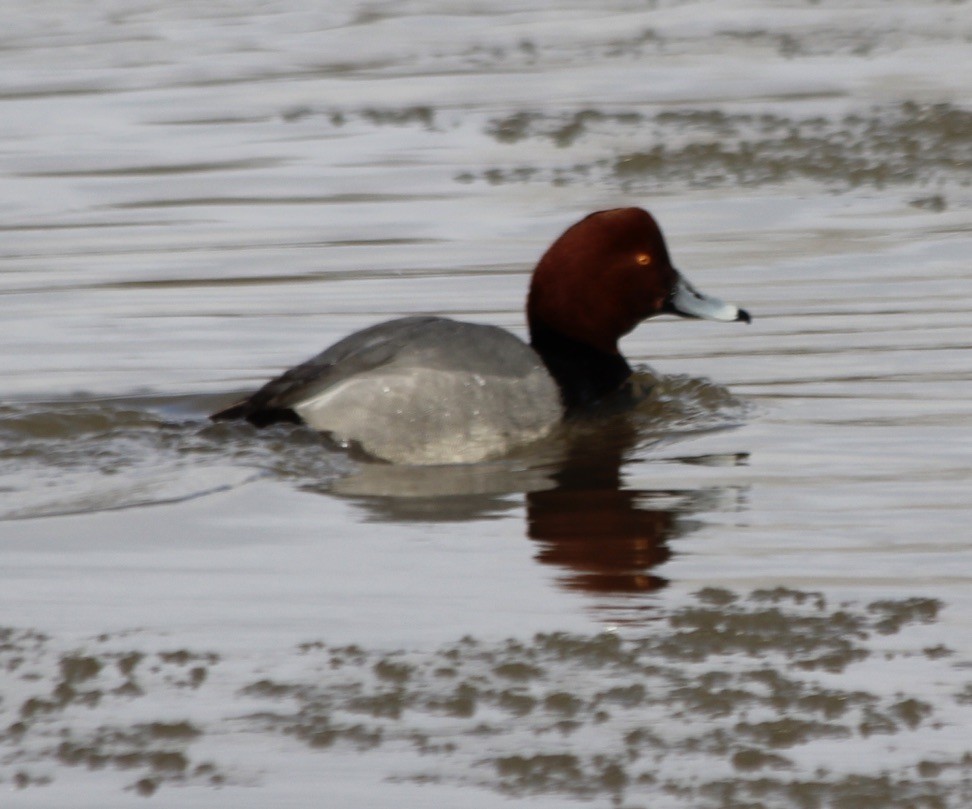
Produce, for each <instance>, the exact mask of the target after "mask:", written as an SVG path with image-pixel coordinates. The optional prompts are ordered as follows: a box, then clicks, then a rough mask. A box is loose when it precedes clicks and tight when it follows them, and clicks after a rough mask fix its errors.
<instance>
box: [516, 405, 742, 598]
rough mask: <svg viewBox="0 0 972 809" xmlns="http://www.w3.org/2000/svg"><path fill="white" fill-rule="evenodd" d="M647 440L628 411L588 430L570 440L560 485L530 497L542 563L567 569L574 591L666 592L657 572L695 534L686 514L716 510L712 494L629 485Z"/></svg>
mask: <svg viewBox="0 0 972 809" xmlns="http://www.w3.org/2000/svg"><path fill="white" fill-rule="evenodd" d="M641 438H643V436H639V435H638V429H637V425H636V421H635V419H633V418H631V417H630V416H629V415H628V414H621V415H619V416H614V417H612V418H610V419H608V420H606V422H605V423H604V424H602V425H598V429H596V430H595V429H585V430H584V431H583V432H582V433H581V434H580V435H578V436H576V437H575V438H574V440H572V441H571V442H570V445H569V446H570V451H569V455H568V457H567V458H565V460H564V462H563V463H562V464H561V466H560V468H559V470H558V471H557V472H556V473H555V474H554V475H553V479H554V482H555V486H554V487H552V488H549V489H545V490H542V491H533V492H530V493H529V494H528V495H527V520H528V534H529V536H530V538H531V539H534V540H536V541H537V542H538V544H539V549H538V551H537V559H538V560H539V561H541V562H543V563H544V564H550V565H555V566H556V567H558V568H561V569H563V570H564V571H565V575H563V576H562V577H561V579H560V581H561V583H562V584H563V586H565V587H567V588H568V589H572V590H584V591H587V592H592V593H641V592H649V591H652V590H657V589H658V588H660V587H663V586H664V585H665V584H667V580H666V579H664V578H662V577H660V576H658V575H655V574H654V573H652V572H651V571H652V569H653V568H655V567H657V566H658V565H660V564H662V563H663V562H665V561H667V560H668V559H669V558H670V557H671V555H672V551H671V550H670V549H669V546H668V542H669V540H671V539H674V538H676V537H679V536H682V535H684V534H687V533H689V532H690V531H692V530H693V528H694V526H693V525H692V524H691V523H690V522H689V521H687V520H685V519H683V517H684V516H685V515H687V514H691V513H693V512H696V511H701V510H706V509H711V508H713V506H714V504H713V502H712V494H713V491H712V490H711V489H702V490H683V491H678V490H672V489H665V490H649V489H625V488H622V481H621V477H622V475H621V470H622V467H623V466H624V464H625V462H626V460H627V458H626V456H627V455H629V454H630V453H631V450H632V449H633V448H634V447H635V444H636V443H637V442H638V441H639V440H640V439H641ZM741 457H744V456H733V457H732V458H731V461H730V462H731V463H733V464H735V463H739V461H740V460H741ZM682 460H684V461H686V462H692V463H703V464H706V465H709V464H710V463H712V462H713V461H712V460H710V459H706V458H698V459H682ZM720 462H724V459H720ZM719 494H722V493H721V492H719ZM717 499H718V500H721V499H723V498H722V497H718V498H717Z"/></svg>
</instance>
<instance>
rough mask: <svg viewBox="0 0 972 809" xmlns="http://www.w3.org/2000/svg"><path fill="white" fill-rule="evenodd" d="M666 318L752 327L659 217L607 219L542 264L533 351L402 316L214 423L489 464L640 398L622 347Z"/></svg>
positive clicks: (269, 386)
mask: <svg viewBox="0 0 972 809" xmlns="http://www.w3.org/2000/svg"><path fill="white" fill-rule="evenodd" d="M663 314H671V315H677V316H680V317H683V318H695V319H705V320H716V321H724V322H744V323H749V322H751V318H750V316H749V313H748V312H747V311H746V310H745V309H741V308H739V307H738V306H736V305H735V304H732V303H726V302H724V301H722V300H720V299H718V298H715V297H711V296H708V295H705V294H703V293H702V292H700V291H699V290H698V289H696V288H695V287H694V286H692V284H690V283H689V282H688V280H687V279H686V278H685V277H684V276H683V275H682V274H681V273H679V272H678V270H676V269H675V267H674V266H673V265H672V261H671V258H670V256H669V253H668V248H667V246H666V243H665V239H664V236H663V235H662V231H661V228H660V227H659V226H658V223H657V222H656V221H655V219H654V217H653V216H652V215H651V214H650V213H649V212H648V211H646V210H644V209H643V208H637V207H628V208H616V209H611V210H603V211H595V212H594V213H591V214H589V215H587V216H585V217H584V218H583V219H581V220H580V221H578V222H576V223H575V224H573V225H571V226H570V227H569V228H567V230H566V231H564V232H563V233H562V234H561V235H560V236H559V237H558V238H557V239H556V240H555V241H554V242H553V244H551V245H550V247H549V248H548V249H547V250H546V252H545V253H544V254H543V255H542V256H541V258H540V260H539V262H538V263H537V265H536V267H535V269H534V271H533V275H532V277H531V280H530V286H529V291H528V294H527V301H526V318H527V326H528V330H529V343H527V342H525V341H523V340H521V339H520V338H519V337H517V336H516V335H514V334H512V333H511V332H509V331H506V330H505V329H502V328H499V327H497V326H493V325H488V324H481V323H469V322H465V321H457V320H453V319H451V318H447V317H438V316H410V317H401V318H396V319H393V320H389V321H385V322H382V323H378V324H376V325H374V326H370V327H368V328H365V329H362V330H361V331H357V332H354V333H353V334H351V335H349V336H347V337H345V338H343V339H342V340H339V341H338V342H337V343H335V344H334V345H332V346H330V347H329V348H327V349H325V350H324V351H322V352H321V353H319V354H317V355H316V356H314V357H312V358H310V359H309V360H307V361H305V362H302V363H301V364H299V365H297V366H295V367H293V368H291V369H289V370H287V371H285V372H284V373H282V374H281V375H280V376H277V377H275V378H274V379H271V380H270V381H269V382H267V383H266V384H265V385H263V386H262V387H261V388H259V389H258V390H257V391H256V392H255V393H253V394H252V395H249V396H247V397H246V398H245V399H243V400H241V401H237V402H235V403H234V404H231V405H230V406H228V407H225V408H223V409H220V410H218V411H217V412H215V413H213V414H211V416H210V418H211V419H212V420H214V421H246V422H249V423H250V424H252V425H254V426H256V427H267V426H269V425H272V424H276V423H281V422H282V423H293V424H304V425H306V426H308V427H310V428H312V429H314V430H317V431H319V432H321V433H325V434H327V435H328V436H329V437H330V438H331V439H333V440H334V441H336V442H338V443H339V444H340V445H342V446H345V447H354V448H356V449H359V450H361V451H363V452H364V453H365V454H366V455H367V456H370V457H371V458H373V459H377V460H379V461H385V462H390V463H394V464H405V465H430V464H468V463H478V462H482V461H486V460H490V459H494V458H499V457H502V456H503V455H508V454H509V453H510V452H511V451H513V450H514V449H516V448H519V447H523V446H524V445H528V444H530V443H531V442H535V441H538V440H540V439H542V438H544V437H545V436H548V435H549V434H550V433H551V432H553V431H554V430H555V429H556V428H557V426H558V425H559V424H561V423H562V422H564V421H565V420H569V419H574V418H579V417H583V416H584V415H585V414H587V413H591V412H592V411H594V410H596V408H597V407H598V405H599V403H601V402H604V401H605V400H608V399H611V398H616V397H618V396H619V395H625V393H626V392H627V393H630V391H629V390H627V389H628V388H630V387H631V386H630V384H629V383H630V380H631V377H632V369H631V366H630V365H629V364H628V362H627V360H625V358H624V356H623V355H622V354H621V351H620V349H619V348H618V341H619V340H620V339H621V337H623V336H624V335H626V334H628V333H629V332H631V331H632V330H633V329H634V328H635V327H636V326H638V325H639V324H640V323H641V322H643V321H645V320H647V319H649V318H652V317H655V316H658V315H663ZM631 398H634V397H631Z"/></svg>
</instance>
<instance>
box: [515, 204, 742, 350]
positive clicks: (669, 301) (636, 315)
mask: <svg viewBox="0 0 972 809" xmlns="http://www.w3.org/2000/svg"><path fill="white" fill-rule="evenodd" d="M662 313H670V314H676V315H682V316H684V317H697V318H707V319H711V320H743V321H745V322H749V315H748V314H747V313H746V312H745V311H744V310H742V309H739V308H738V307H737V306H734V305H732V304H727V303H723V302H722V301H720V300H717V299H715V298H710V297H707V296H705V295H702V294H701V293H699V292H698V291H696V290H695V289H694V288H693V287H692V286H691V285H690V284H689V283H688V282H687V281H686V280H685V279H684V278H682V276H681V275H680V274H679V273H678V271H677V270H676V269H675V268H674V267H673V266H672V263H671V259H670V258H669V255H668V248H667V247H666V246H665V239H664V237H663V236H662V233H661V229H660V228H659V227H658V224H657V223H656V222H655V220H654V219H653V218H652V216H651V214H649V213H648V212H647V211H645V210H642V209H641V208H617V209H614V210H610V211H598V212H597V213H592V214H591V215H590V216H587V217H585V218H584V219H582V220H581V221H580V222H578V223H577V224H576V225H573V226H572V227H570V228H568V229H567V230H566V231H565V232H564V233H563V235H561V237H560V238H559V239H557V241H555V242H554V243H553V244H552V245H551V246H550V248H549V249H548V250H547V252H546V253H544V255H543V257H542V258H541V259H540V262H539V264H537V267H536V269H535V270H534V272H533V279H532V281H531V283H530V294H529V297H528V298H527V320H528V322H529V324H530V331H531V334H534V335H535V334H536V333H537V332H539V331H543V332H545V333H546V332H551V331H552V332H555V333H558V334H560V335H563V336H564V337H567V338H569V339H571V340H574V341H577V342H579V343H582V344H585V345H588V346H591V347H593V348H595V349H597V350H599V351H602V352H605V353H607V354H617V353H618V340H619V339H620V338H621V337H622V336H624V335H625V334H627V333H628V332H630V331H631V330H632V329H634V327H635V326H637V325H638V324H639V323H640V322H641V321H642V320H645V319H646V318H649V317H652V316H654V315H659V314H662Z"/></svg>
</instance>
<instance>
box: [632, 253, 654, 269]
mask: <svg viewBox="0 0 972 809" xmlns="http://www.w3.org/2000/svg"><path fill="white" fill-rule="evenodd" d="M635 261H637V262H638V263H639V264H640V265H641V266H642V267H647V266H648V265H649V264H651V256H649V255H648V254H647V253H638V255H637V256H635Z"/></svg>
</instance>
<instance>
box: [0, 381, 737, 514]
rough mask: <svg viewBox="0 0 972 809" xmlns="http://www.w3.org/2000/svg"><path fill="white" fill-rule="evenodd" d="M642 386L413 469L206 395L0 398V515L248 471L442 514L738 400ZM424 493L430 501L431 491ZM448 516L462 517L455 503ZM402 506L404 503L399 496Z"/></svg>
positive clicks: (670, 432)
mask: <svg viewBox="0 0 972 809" xmlns="http://www.w3.org/2000/svg"><path fill="white" fill-rule="evenodd" d="M636 381H637V383H638V384H640V385H642V386H644V387H647V388H649V389H650V394H649V395H648V397H647V398H646V399H645V400H644V402H643V403H642V405H641V406H640V407H639V408H638V409H637V410H636V411H635V412H634V413H632V414H622V415H619V414H610V413H608V414H606V415H605V416H604V417H603V418H599V419H597V420H595V421H593V422H590V423H588V424H580V423H575V424H572V425H570V426H569V427H568V428H567V429H565V430H563V431H561V432H560V433H558V435H557V436H555V437H553V438H551V439H550V440H549V441H545V442H540V443H539V444H537V445H535V446H530V447H527V448H524V449H523V450H521V451H519V452H518V453H516V455H515V456H513V457H512V458H511V459H509V460H508V462H507V461H504V460H502V459H501V460H500V461H498V462H496V463H492V464H473V465H462V466H452V467H433V468H428V469H421V470H416V469H413V468H401V467H394V466H391V465H388V464H383V463H372V462H368V461H367V459H364V458H362V457H360V455H356V453H355V452H354V449H353V448H352V451H351V453H350V454H349V453H348V452H346V451H343V450H341V448H339V447H337V446H335V444H334V443H333V442H330V441H328V440H327V438H326V437H324V436H320V435H318V434H317V433H314V432H312V431H310V430H307V429H304V428H301V427H293V426H289V425H278V426H275V427H273V428H270V429H266V430H256V429H254V428H252V427H250V426H249V425H247V424H233V423H226V422H221V423H218V424H212V423H210V422H209V421H208V420H207V419H206V418H205V414H206V413H207V412H209V411H210V410H212V409H214V406H213V402H212V397H205V396H203V397H192V396H190V397H170V398H151V399H150V398H146V399H141V400H140V399H124V400H123V399H111V400H97V401H91V400H88V401H75V402H72V401H65V402H57V403H46V404H11V405H3V406H0V440H2V445H3V448H2V449H0V519H3V518H6V519H16V518H27V517H40V516H51V515H57V514H71V513H84V512H93V511H101V510H105V509H118V508H128V507H132V506H142V505H151V504H153V503H166V502H174V501H179V500H186V499H189V498H193V497H200V496H204V495H207V494H211V493H214V492H218V491H223V490H225V489H227V488H232V487H236V486H241V485H244V484H246V483H247V482H249V481H251V480H253V479H255V478H256V477H266V476H269V477H273V478H277V479H280V480H285V481H290V482H291V483H293V485H296V486H299V487H301V488H303V489H305V490H314V491H324V492H330V491H334V492H335V493H340V494H346V495H353V496H371V497H379V498H380V497H395V498H398V499H399V500H400V501H401V500H403V499H409V498H411V499H412V501H413V504H414V508H413V509H412V510H413V511H414V513H415V515H414V516H421V518H423V519H449V518H450V514H452V511H453V509H452V508H451V507H452V506H456V505H457V503H456V502H455V501H450V500H443V499H442V498H443V497H444V496H446V495H449V496H453V497H462V496H470V495H476V496H479V495H484V494H499V493H507V492H525V491H535V490H538V489H542V488H549V487H550V486H551V485H552V484H551V482H550V477H549V473H550V470H551V468H552V467H558V466H561V465H564V464H567V463H569V462H570V460H569V459H570V455H571V451H572V448H573V447H574V446H575V445H576V444H578V443H589V442H591V441H592V440H594V439H597V441H598V442H601V443H604V444H605V445H608V444H611V442H614V443H615V444H616V445H618V446H619V447H621V446H623V447H626V448H631V447H636V446H640V447H649V446H651V445H653V444H656V443H658V442H659V441H661V440H664V439H668V440H676V439H677V438H678V436H679V435H682V434H688V433H693V432H698V431H701V430H712V429H720V428H725V427H728V426H734V425H736V424H738V423H740V421H741V420H742V419H743V417H744V414H745V412H746V405H745V403H743V402H741V401H740V400H738V399H736V398H735V397H733V396H732V395H731V394H730V393H729V392H728V391H727V390H726V389H725V388H722V387H721V386H719V385H716V384H714V383H712V382H709V381H708V380H702V379H692V378H689V377H660V376H657V375H653V374H651V373H650V372H649V371H648V370H647V369H644V370H642V371H640V372H639V373H638V374H637V376H636ZM430 498H431V499H430ZM458 506H459V509H458V512H457V515H456V517H455V518H457V519H462V518H465V517H466V516H468V510H467V509H465V508H462V506H461V504H458ZM397 510H398V511H397V513H398V514H399V516H400V517H403V518H404V516H405V515H404V514H402V513H401V511H402V506H401V503H399V505H398V506H397Z"/></svg>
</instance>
